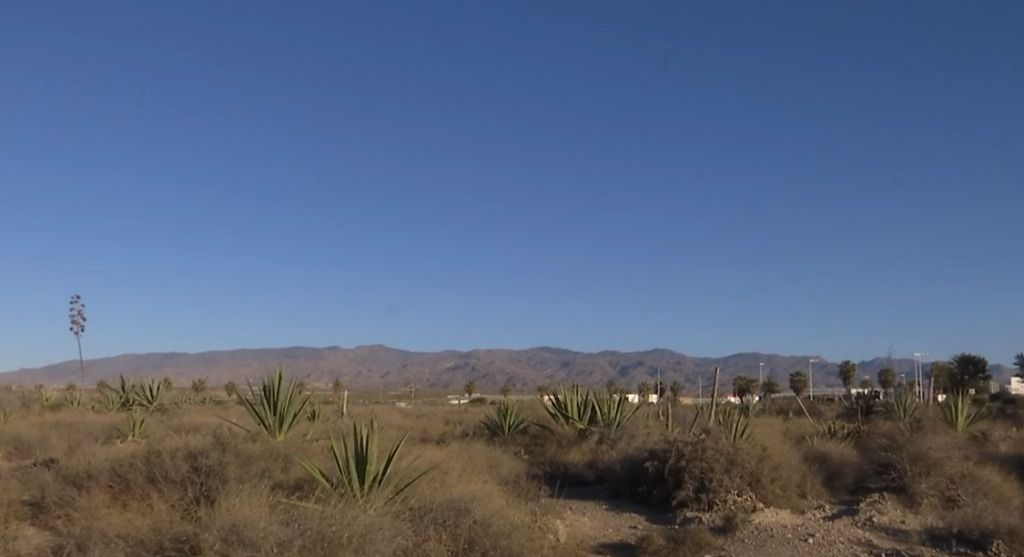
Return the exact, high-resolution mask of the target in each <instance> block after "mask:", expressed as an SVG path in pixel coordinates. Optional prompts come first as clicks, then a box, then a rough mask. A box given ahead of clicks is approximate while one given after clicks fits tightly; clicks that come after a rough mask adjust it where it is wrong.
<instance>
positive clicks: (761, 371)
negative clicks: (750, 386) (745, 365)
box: [757, 362, 764, 384]
mask: <svg viewBox="0 0 1024 557" xmlns="http://www.w3.org/2000/svg"><path fill="white" fill-rule="evenodd" d="M757 382H758V383H761V384H764V362H758V363H757Z"/></svg>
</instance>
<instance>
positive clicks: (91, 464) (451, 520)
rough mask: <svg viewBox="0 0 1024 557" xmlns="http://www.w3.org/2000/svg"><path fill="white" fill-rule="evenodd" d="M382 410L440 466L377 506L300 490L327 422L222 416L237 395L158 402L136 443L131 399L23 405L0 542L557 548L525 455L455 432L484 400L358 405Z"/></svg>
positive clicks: (98, 551)
mask: <svg viewBox="0 0 1024 557" xmlns="http://www.w3.org/2000/svg"><path fill="white" fill-rule="evenodd" d="M405 410H410V411H409V412H406V411H405ZM370 413H373V414H374V415H376V416H377V417H378V419H379V420H381V421H382V422H384V423H385V424H387V427H386V430H385V431H384V432H383V434H384V437H385V438H384V440H383V441H382V442H383V443H384V444H386V443H388V442H390V441H392V440H393V439H394V438H397V437H398V436H399V435H401V434H402V433H403V432H404V431H406V430H409V431H411V432H412V434H413V435H412V436H411V437H410V441H409V443H408V444H407V448H406V449H405V452H407V453H408V454H409V456H410V457H412V456H413V455H415V456H416V458H415V460H416V461H415V462H414V463H413V462H410V461H411V460H412V459H411V458H410V459H406V460H404V461H403V462H402V463H401V464H403V465H405V466H406V467H407V468H413V467H415V468H426V467H429V468H431V473H430V474H428V475H427V476H426V477H425V478H424V479H423V480H422V481H421V482H420V483H418V484H417V485H416V486H415V488H414V489H413V490H411V491H410V492H408V496H407V497H405V498H404V499H403V500H401V501H399V502H396V503H393V504H391V505H387V506H385V507H383V508H380V509H374V510H373V511H371V512H367V511H366V510H365V509H363V508H360V507H358V506H356V505H355V504H354V503H351V502H346V501H338V502H332V503H322V502H319V501H318V504H320V505H321V506H320V507H319V508H317V507H311V506H305V505H300V504H296V503H308V502H311V501H314V500H315V499H314V493H315V484H314V482H313V481H312V480H311V478H310V477H309V476H308V475H307V474H306V472H305V471H304V470H303V469H302V468H301V467H300V466H299V465H298V464H297V463H296V460H295V458H296V457H297V456H306V457H311V458H313V459H317V458H322V457H323V454H324V448H325V446H326V442H325V440H324V439H322V437H324V436H319V437H321V438H320V439H314V440H312V441H304V440H302V439H301V436H298V437H297V438H296V439H289V440H287V441H285V442H283V443H272V442H268V441H266V440H264V439H261V438H260V437H259V436H256V435H250V434H247V433H245V432H244V431H242V430H240V429H238V428H236V427H234V426H232V425H230V424H229V423H227V422H226V421H225V420H224V419H222V418H230V419H234V420H238V421H243V420H244V419H245V417H244V414H242V411H241V409H240V408H239V407H238V406H237V405H235V404H231V403H223V404H218V405H211V406H204V407H185V408H177V409H170V410H167V411H164V412H161V413H158V414H156V415H154V416H153V417H152V418H151V422H152V426H151V432H150V435H149V438H148V440H146V441H145V442H141V443H126V444H119V443H118V442H117V433H116V430H115V429H116V426H117V425H118V424H119V423H120V421H121V419H122V418H123V414H106V413H96V412H91V411H87V410H81V411H50V410H47V411H40V410H37V409H21V410H19V411H18V413H17V415H16V418H15V419H14V420H12V421H11V422H10V423H8V424H6V425H5V426H3V427H2V428H0V555H4V556H10V557H21V556H26V557H27V556H36V555H67V556H75V555H81V556H97V557H99V556H104V557H110V556H121V555H123V556H140V557H141V556H147V557H149V556H168V557H170V556H190V555H225V556H226V555H232V556H233V555H252V556H262V555H267V556H270V555H275V556H277V555H304V556H318V555H324V556H327V555H331V556H336V555H384V556H386V555H413V556H424V557H427V556H434V555H465V556H472V555H512V556H515V555H523V556H527V555H555V554H558V553H559V551H558V548H557V547H555V544H556V542H555V541H554V536H553V534H552V532H550V531H549V529H550V527H549V524H550V522H551V521H550V520H549V519H548V517H547V516H546V515H545V512H546V511H545V509H546V507H545V505H544V504H543V503H542V501H541V494H542V486H541V485H540V484H539V483H537V482H536V481H534V480H533V479H531V476H530V474H529V472H528V469H527V466H526V463H525V461H523V460H522V459H520V458H518V457H516V456H515V455H510V454H508V452H507V451H504V450H502V449H501V448H499V447H495V446H491V445H489V444H487V443H485V442H483V441H481V440H476V439H473V438H470V437H466V438H464V439H463V440H461V441H458V442H446V441H443V440H444V439H445V438H446V437H452V435H451V432H452V431H469V429H471V428H470V426H469V424H471V423H475V420H479V416H480V414H481V413H482V410H481V411H476V410H475V409H474V410H463V409H456V408H446V407H434V408H430V409H424V408H413V409H396V408H394V407H384V406H381V407H369V406H367V407H363V408H358V409H357V411H356V414H357V415H364V416H368V415H369V414H370ZM427 415H432V416H433V419H430V420H426V419H425V416H427ZM439 416H443V418H442V419H437V418H438V417H439ZM339 421H340V420H339V419H338V417H334V422H335V423H334V424H333V426H334V427H335V428H338V426H339V425H340V424H339ZM325 431H326V430H325ZM323 505H326V506H323Z"/></svg>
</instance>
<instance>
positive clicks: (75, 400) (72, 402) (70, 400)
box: [64, 389, 84, 408]
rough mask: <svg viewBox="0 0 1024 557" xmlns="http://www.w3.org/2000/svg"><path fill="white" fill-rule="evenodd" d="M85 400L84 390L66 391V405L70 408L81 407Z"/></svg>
mask: <svg viewBox="0 0 1024 557" xmlns="http://www.w3.org/2000/svg"><path fill="white" fill-rule="evenodd" d="M83 402H84V398H83V397H82V391H80V390H78V389H68V390H66V391H64V406H66V407H68V408H81V407H82V403H83Z"/></svg>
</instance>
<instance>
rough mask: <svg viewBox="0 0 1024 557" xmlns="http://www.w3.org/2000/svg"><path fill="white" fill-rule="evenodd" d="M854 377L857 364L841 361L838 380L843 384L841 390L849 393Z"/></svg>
mask: <svg viewBox="0 0 1024 557" xmlns="http://www.w3.org/2000/svg"><path fill="white" fill-rule="evenodd" d="M855 377H857V364H855V363H853V362H851V361H850V360H843V361H842V362H841V363H840V364H839V380H840V381H842V382H843V388H845V389H846V390H847V391H849V390H850V386H851V385H853V379H854V378H855Z"/></svg>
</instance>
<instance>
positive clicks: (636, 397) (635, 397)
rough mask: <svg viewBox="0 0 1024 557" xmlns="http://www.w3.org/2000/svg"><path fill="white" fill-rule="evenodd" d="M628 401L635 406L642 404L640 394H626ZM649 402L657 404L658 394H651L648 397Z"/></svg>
mask: <svg viewBox="0 0 1024 557" xmlns="http://www.w3.org/2000/svg"><path fill="white" fill-rule="evenodd" d="M626 400H627V401H629V402H632V403H633V404H640V400H641V398H640V393H626ZM647 402H649V403H651V404H657V403H658V395H657V394H656V393H651V394H649V395H647Z"/></svg>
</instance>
